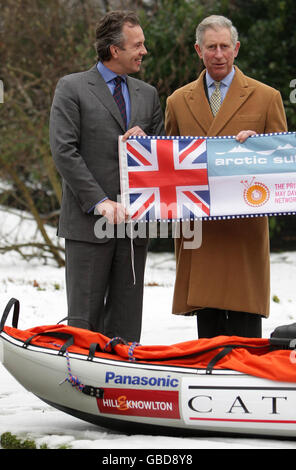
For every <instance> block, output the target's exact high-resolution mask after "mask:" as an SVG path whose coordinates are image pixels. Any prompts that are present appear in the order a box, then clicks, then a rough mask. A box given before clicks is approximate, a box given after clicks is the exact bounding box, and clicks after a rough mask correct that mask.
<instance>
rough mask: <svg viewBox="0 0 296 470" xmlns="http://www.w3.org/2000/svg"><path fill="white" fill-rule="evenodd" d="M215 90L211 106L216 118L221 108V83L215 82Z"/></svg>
mask: <svg viewBox="0 0 296 470" xmlns="http://www.w3.org/2000/svg"><path fill="white" fill-rule="evenodd" d="M214 84H215V90H214V91H213V93H212V95H211V98H210V105H211V109H212V112H213V115H214V116H216V114H217V113H218V111H219V109H220V106H221V91H220V82H214Z"/></svg>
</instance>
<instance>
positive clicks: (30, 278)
mask: <svg viewBox="0 0 296 470" xmlns="http://www.w3.org/2000/svg"><path fill="white" fill-rule="evenodd" d="M12 217H13V216H10V217H7V214H6V215H5V216H4V213H2V215H1V213H0V226H1V229H2V231H3V227H4V226H5V223H6V224H8V226H9V227H10V228H11V227H12V225H13V223H12V221H13V220H14V219H13V218H12ZM2 219H3V220H2ZM16 232H17V229H16V226H15V230H14V233H16ZM6 233H7V231H6ZM25 233H26V235H27V236H31V234H32V232H30V230H29V228H28V227H27V228H26V230H25ZM52 235H53V236H54V232H53V233H52ZM17 236H18V237H21V236H23V237H25V235H24V232H22V231H18V235H17ZM174 275H175V263H174V257H173V254H172V253H161V254H155V253H149V256H148V262H147V269H146V281H145V293H144V311H143V333H142V338H141V344H173V343H178V342H182V341H187V340H191V339H196V319H195V317H184V316H175V315H172V314H171V303H172V295H173V283H174ZM295 279H296V252H287V253H281V254H272V256H271V315H270V318H269V319H267V320H264V321H263V336H265V337H269V335H270V333H271V332H272V331H273V330H274V328H275V327H277V326H279V325H284V324H288V323H293V322H294V321H296V320H295V319H296V308H295V307H296V293H295V287H294V285H295ZM11 297H15V298H17V299H19V300H20V304H21V312H20V319H19V325H18V327H19V328H21V329H26V328H29V327H32V326H37V325H42V324H53V323H56V322H58V321H60V320H61V319H62V318H64V317H65V316H66V298H65V281H64V269H63V268H57V267H55V266H54V265H51V264H47V265H44V264H42V263H41V262H40V261H38V259H34V260H31V261H30V262H27V261H24V260H23V259H21V258H20V256H19V255H18V254H16V253H13V252H11V253H7V254H2V255H1V263H0V318H1V315H2V310H3V309H4V307H5V306H6V304H7V302H8V300H9V299H10V298H11ZM273 299H274V300H276V301H274V300H273ZM6 324H7V325H11V316H9V318H8V320H7V323H6ZM6 431H9V432H11V433H13V434H16V435H17V436H18V437H20V438H26V439H27V438H30V439H34V440H35V441H36V443H37V446H38V447H39V446H41V445H42V444H46V445H47V446H48V448H50V449H57V448H60V447H61V446H67V447H68V448H70V449H101V450H102V449H105V450H107V449H125V450H126V449H288V448H296V442H294V441H289V440H277V439H274V438H271V439H261V438H260V439H258V438H229V437H225V438H224V437H211V438H209V437H202V438H200V437H166V436H148V437H147V436H141V435H126V434H124V433H120V432H115V431H110V430H108V429H105V428H101V427H99V426H95V425H92V424H89V423H86V422H84V421H81V420H79V419H77V418H74V417H71V416H69V415H67V414H65V413H62V412H60V411H58V410H56V409H54V408H52V407H50V406H49V405H47V404H45V403H43V402H42V401H40V400H39V399H38V398H37V397H35V396H34V395H32V394H31V393H29V392H27V391H26V390H25V389H24V388H23V387H22V386H21V385H20V384H19V383H18V382H16V380H15V379H14V378H13V377H12V376H11V375H10V374H9V373H8V372H7V371H6V369H5V368H4V367H3V366H2V364H0V435H1V434H2V433H4V432H6Z"/></svg>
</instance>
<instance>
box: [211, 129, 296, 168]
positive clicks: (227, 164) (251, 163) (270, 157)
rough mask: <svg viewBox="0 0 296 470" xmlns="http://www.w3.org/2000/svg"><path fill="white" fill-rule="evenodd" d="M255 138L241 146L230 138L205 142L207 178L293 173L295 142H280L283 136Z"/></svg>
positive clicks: (293, 138) (295, 166)
mask: <svg viewBox="0 0 296 470" xmlns="http://www.w3.org/2000/svg"><path fill="white" fill-rule="evenodd" d="M266 137H267V135H265V136H255V137H253V138H249V139H248V140H246V141H245V142H244V143H243V144H238V143H237V142H234V140H233V139H225V140H223V141H219V142H217V141H215V140H213V141H209V142H208V146H209V149H210V150H211V152H212V158H211V159H210V170H209V174H210V175H211V176H230V175H239V174H241V175H246V174H249V175H250V174H252V173H256V174H258V173H268V172H271V173H283V172H287V171H294V170H296V139H295V136H291V138H290V141H289V142H287V141H286V140H283V138H284V137H286V136H285V135H277V134H275V135H268V139H267V138H266Z"/></svg>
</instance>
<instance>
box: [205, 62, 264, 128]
mask: <svg viewBox="0 0 296 470" xmlns="http://www.w3.org/2000/svg"><path fill="white" fill-rule="evenodd" d="M254 89H255V87H250V86H248V82H247V80H246V78H245V76H244V74H243V73H242V72H241V71H240V70H239V69H238V68H237V67H235V75H234V78H233V81H232V84H231V85H230V88H229V90H228V93H227V95H226V97H225V99H224V101H223V103H222V106H221V108H220V110H219V112H218V114H217V115H216V118H215V119H214V120H213V121H212V124H211V126H210V127H209V129H208V135H213V136H215V135H219V133H220V132H221V131H222V130H223V128H224V127H225V125H226V124H227V123H228V121H229V120H230V119H231V118H232V117H233V116H234V114H235V113H236V112H237V111H238V110H239V108H240V107H241V106H242V104H243V103H245V101H246V100H247V99H248V98H249V96H250V95H251V94H252V93H253V91H254Z"/></svg>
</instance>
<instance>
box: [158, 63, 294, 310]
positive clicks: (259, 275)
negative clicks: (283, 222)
mask: <svg viewBox="0 0 296 470" xmlns="http://www.w3.org/2000/svg"><path fill="white" fill-rule="evenodd" d="M204 75H205V71H203V72H202V73H201V74H200V76H199V78H198V79H197V80H196V81H194V82H192V83H189V84H188V85H186V86H184V87H182V88H180V89H178V90H176V91H175V92H174V93H173V94H172V95H171V96H170V97H169V98H168V99H167V106H166V133H167V135H169V136H189V135H190V136H218V135H231V136H232V135H237V134H238V133H239V132H240V131H242V130H254V131H255V132H256V133H269V132H282V131H286V130H287V122H286V116H285V111H284V107H283V102H282V98H281V95H280V93H279V92H278V91H277V90H275V89H273V88H271V87H269V86H267V85H265V84H263V83H261V82H258V81H256V80H254V79H252V78H250V77H247V76H246V75H244V74H243V73H242V72H241V71H240V70H239V68H238V67H235V75H234V78H233V81H232V83H231V86H230V88H229V90H228V93H227V95H226V97H225V99H224V101H223V103H222V106H221V108H220V110H219V112H218V114H217V115H216V117H215V118H214V116H213V114H212V112H211V109H210V105H209V102H208V99H207V96H206V93H205V88H204ZM187 241H188V240H187ZM269 302H270V260H269V231H268V220H267V217H260V218H254V219H233V220H222V221H203V223H202V244H201V247H200V248H196V249H184V244H183V239H182V237H181V238H179V239H176V280H175V289H174V298H173V313H175V314H189V313H191V312H193V311H196V310H198V309H200V308H205V307H210V308H219V309H226V310H234V311H242V312H249V313H254V314H260V315H262V316H265V317H268V315H269Z"/></svg>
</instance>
